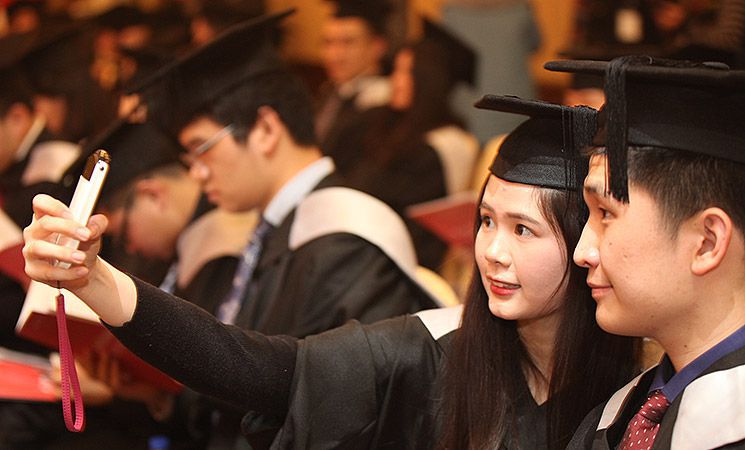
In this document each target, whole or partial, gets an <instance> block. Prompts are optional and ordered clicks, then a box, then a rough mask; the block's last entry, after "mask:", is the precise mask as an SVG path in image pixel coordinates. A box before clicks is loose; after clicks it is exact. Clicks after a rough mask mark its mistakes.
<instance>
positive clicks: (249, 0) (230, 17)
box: [198, 0, 266, 28]
mask: <svg viewBox="0 0 745 450" xmlns="http://www.w3.org/2000/svg"><path fill="white" fill-rule="evenodd" d="M265 9H266V8H265V6H264V2H263V1H259V0H208V1H205V2H204V3H203V4H202V6H201V8H199V13H198V15H200V16H203V17H204V18H205V19H207V20H208V21H209V22H211V23H212V24H213V25H215V26H217V27H218V28H221V27H228V26H230V25H232V24H236V23H238V22H243V21H245V20H248V19H252V18H254V17H258V16H261V15H262V14H264V13H265Z"/></svg>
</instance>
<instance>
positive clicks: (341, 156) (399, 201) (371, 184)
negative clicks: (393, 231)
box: [324, 107, 449, 271]
mask: <svg viewBox="0 0 745 450" xmlns="http://www.w3.org/2000/svg"><path fill="white" fill-rule="evenodd" d="M398 116H399V114H398V113H396V112H395V111H392V110H391V109H390V108H387V107H380V108H373V109H370V110H367V111H365V112H360V113H357V114H355V115H351V116H350V117H348V118H346V119H345V122H346V125H345V129H344V130H340V131H339V132H338V136H337V137H336V141H335V144H334V147H329V148H327V149H324V152H325V153H327V154H328V155H329V156H331V157H332V158H333V159H334V163H335V164H336V166H337V168H338V171H339V173H341V174H342V175H343V176H344V178H345V179H346V180H347V181H348V183H349V186H350V187H352V188H354V189H359V190H360V191H362V192H365V193H368V194H370V195H372V196H373V197H376V198H378V199H380V200H382V201H383V202H385V203H386V204H387V205H388V206H390V207H391V208H393V210H394V211H396V212H397V213H398V214H399V215H400V216H401V217H403V218H404V221H405V223H406V227H407V228H408V229H409V233H410V234H411V238H412V240H413V241H414V247H415V248H416V253H417V257H418V258H419V263H420V264H421V265H423V266H424V267H427V268H430V269H432V270H435V271H437V270H438V269H439V267H440V264H441V263H442V258H443V256H444V254H445V251H446V250H447V244H446V243H445V242H443V241H442V240H440V239H439V238H438V237H437V236H436V235H435V234H434V233H432V232H430V231H429V230H427V229H425V228H424V227H422V226H421V225H419V224H418V223H416V222H415V221H413V220H410V219H409V218H408V217H407V214H406V209H407V208H408V207H409V206H412V205H416V204H418V203H423V202H427V201H430V200H435V199H438V198H441V197H445V196H446V195H448V193H449V192H448V189H447V182H446V179H445V168H444V166H443V161H442V160H441V158H440V156H439V155H438V153H437V152H436V151H435V149H434V148H433V147H432V146H431V145H430V144H429V143H428V142H426V140H425V139H424V138H422V139H421V140H420V141H419V142H417V143H416V144H415V146H413V147H412V148H407V149H406V151H405V152H403V151H398V152H396V155H395V156H394V157H393V158H391V160H390V161H386V162H385V163H382V162H380V161H377V160H376V158H375V157H374V155H369V154H367V153H366V151H365V150H364V149H363V146H364V145H366V141H367V139H368V135H369V134H370V125H371V124H379V123H381V120H382V121H384V122H385V123H388V124H390V126H396V118H397V117H398Z"/></svg>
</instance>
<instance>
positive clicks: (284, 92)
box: [184, 71, 316, 146]
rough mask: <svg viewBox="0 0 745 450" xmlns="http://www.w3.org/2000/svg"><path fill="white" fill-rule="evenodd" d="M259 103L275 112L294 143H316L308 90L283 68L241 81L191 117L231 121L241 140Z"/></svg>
mask: <svg viewBox="0 0 745 450" xmlns="http://www.w3.org/2000/svg"><path fill="white" fill-rule="evenodd" d="M262 106H268V107H270V108H272V109H273V110H274V111H276V112H277V114H278V115H279V117H280V119H281V120H282V122H283V123H284V125H285V126H286V127H287V130H288V132H289V134H290V136H291V137H292V139H293V140H294V141H295V143H296V144H298V145H301V146H310V145H315V144H316V138H315V132H314V129H313V110H312V102H311V97H310V93H309V92H308V90H307V88H306V86H305V85H304V84H303V82H302V81H301V80H300V79H299V78H298V77H296V76H295V75H293V74H291V73H289V72H285V71H277V72H271V73H267V74H264V75H260V76H256V77H253V78H251V79H249V80H246V81H245V82H242V83H241V84H239V85H238V86H236V87H235V88H234V89H232V90H231V91H230V93H229V94H227V95H222V96H220V97H219V98H218V99H216V100H215V101H214V102H212V103H210V104H208V105H206V106H205V107H204V108H203V109H202V110H200V112H198V113H197V114H196V115H195V116H194V117H192V119H194V118H196V117H199V116H205V117H208V118H210V119H212V120H214V121H215V122H218V123H221V124H224V125H228V124H233V125H234V126H235V131H234V132H233V136H234V137H235V139H236V140H245V139H246V137H247V136H248V133H249V131H250V130H251V128H253V126H254V124H255V123H256V118H257V114H258V110H259V108H260V107H262ZM184 125H186V124H184Z"/></svg>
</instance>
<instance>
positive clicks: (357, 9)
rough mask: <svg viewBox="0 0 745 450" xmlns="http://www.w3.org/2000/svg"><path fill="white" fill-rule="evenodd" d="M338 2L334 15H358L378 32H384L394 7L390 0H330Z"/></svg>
mask: <svg viewBox="0 0 745 450" xmlns="http://www.w3.org/2000/svg"><path fill="white" fill-rule="evenodd" d="M329 1H331V2H332V3H336V10H335V11H334V17H339V18H344V17H358V18H360V19H362V20H364V21H365V22H367V23H368V24H369V25H370V27H371V28H372V29H373V31H374V32H375V33H376V34H384V33H385V29H386V22H387V20H388V15H389V14H390V13H391V10H392V7H391V4H390V3H389V2H388V0H329Z"/></svg>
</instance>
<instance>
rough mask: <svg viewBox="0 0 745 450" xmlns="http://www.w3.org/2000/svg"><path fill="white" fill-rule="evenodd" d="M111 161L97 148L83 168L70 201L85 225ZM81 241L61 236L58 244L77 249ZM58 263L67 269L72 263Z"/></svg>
mask: <svg viewBox="0 0 745 450" xmlns="http://www.w3.org/2000/svg"><path fill="white" fill-rule="evenodd" d="M110 163H111V158H110V157H109V154H108V153H107V152H106V150H96V151H95V152H93V154H91V156H89V157H88V160H87V162H86V164H85V169H83V174H82V175H81V176H80V178H79V179H78V184H77V186H76V187H75V193H74V194H73V196H72V201H71V202H70V211H71V212H72V215H73V219H74V220H75V221H77V222H79V223H81V224H83V225H85V224H86V223H87V222H88V219H89V218H90V216H91V214H92V213H93V208H94V206H95V205H96V201H97V200H98V197H99V195H100V194H101V188H102V187H103V182H104V180H105V179H106V175H107V174H108V173H109V164H110ZM79 243H80V242H79V241H77V240H76V239H73V238H69V237H65V236H60V237H58V239H57V244H59V245H63V246H65V247H68V248H72V249H77V248H78V244H79ZM57 265H58V266H59V267H62V268H65V269H66V268H69V267H70V264H69V263H66V262H57Z"/></svg>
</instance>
